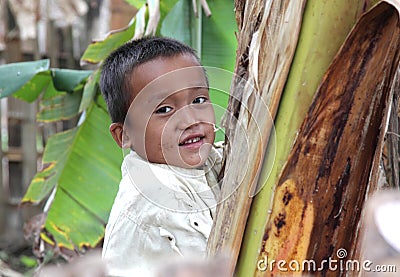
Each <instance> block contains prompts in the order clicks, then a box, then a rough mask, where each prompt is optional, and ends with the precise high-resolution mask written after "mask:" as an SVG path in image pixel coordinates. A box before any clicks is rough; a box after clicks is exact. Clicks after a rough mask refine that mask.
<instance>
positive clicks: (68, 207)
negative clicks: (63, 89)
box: [24, 97, 123, 250]
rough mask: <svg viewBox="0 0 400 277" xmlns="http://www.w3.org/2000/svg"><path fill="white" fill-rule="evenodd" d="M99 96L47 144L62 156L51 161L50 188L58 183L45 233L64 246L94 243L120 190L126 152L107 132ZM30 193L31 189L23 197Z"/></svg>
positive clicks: (88, 245) (52, 240)
mask: <svg viewBox="0 0 400 277" xmlns="http://www.w3.org/2000/svg"><path fill="white" fill-rule="evenodd" d="M97 100H98V103H96V102H94V101H93V102H92V104H91V105H90V107H89V108H88V110H87V113H86V119H85V121H84V122H83V123H82V124H81V125H79V126H78V127H76V128H74V129H72V130H69V131H67V132H64V133H61V134H58V135H56V136H58V137H53V140H52V141H49V143H48V145H47V146H46V153H49V156H50V154H53V155H52V156H53V157H54V156H55V155H57V154H61V155H62V157H63V159H62V160H56V161H54V160H53V161H52V162H50V165H54V170H53V171H54V172H53V174H54V175H55V176H56V177H58V178H53V179H52V183H53V184H52V187H54V186H55V185H56V184H55V183H56V182H57V184H58V186H57V187H56V193H55V197H54V200H53V203H52V205H51V208H50V210H49V212H48V215H47V219H46V223H45V225H44V231H43V232H42V234H41V237H42V239H44V240H45V241H46V242H48V243H50V244H53V245H54V244H55V243H57V245H58V247H60V248H62V247H65V248H68V249H75V248H76V247H78V250H83V249H84V247H95V246H96V245H97V244H98V243H99V241H100V240H101V239H102V237H103V235H104V225H105V223H106V222H107V219H108V214H109V211H110V209H111V205H112V203H113V200H114V197H115V195H116V193H117V190H118V183H119V180H120V178H121V173H120V164H121V162H122V158H123V155H122V151H121V149H119V148H118V146H117V144H116V143H115V142H114V140H113V139H112V137H111V135H110V134H109V132H108V128H107V126H108V125H109V124H110V123H111V122H110V119H109V116H108V114H107V112H106V106H105V103H104V101H103V99H102V98H101V97H98V99H97ZM61 144H62V145H61ZM61 151H63V153H60V152H61ZM46 153H45V154H46ZM57 169H61V171H58V170H57ZM35 179H37V177H35ZM35 179H34V181H35ZM57 179H58V180H57ZM33 185H34V184H32V185H31V187H32V186H33ZM39 187H40V186H39ZM29 196H30V193H29V191H28V193H27V195H26V196H25V198H24V201H27V200H28V197H29ZM48 233H50V234H51V236H49V235H48Z"/></svg>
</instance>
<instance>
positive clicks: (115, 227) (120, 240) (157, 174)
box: [102, 148, 222, 276]
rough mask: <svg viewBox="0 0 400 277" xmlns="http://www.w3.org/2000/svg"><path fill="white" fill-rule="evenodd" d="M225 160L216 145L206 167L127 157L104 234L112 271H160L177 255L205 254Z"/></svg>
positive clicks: (142, 273) (131, 273) (121, 273)
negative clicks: (161, 162) (182, 166)
mask: <svg viewBox="0 0 400 277" xmlns="http://www.w3.org/2000/svg"><path fill="white" fill-rule="evenodd" d="M221 161H222V158H221V154H220V153H218V152H217V151H216V150H215V149H214V148H213V149H212V151H211V153H210V156H209V158H208V160H207V162H206V164H205V166H204V168H203V169H185V168H179V167H175V166H169V165H166V164H154V163H150V162H148V161H146V160H144V159H142V158H141V157H140V156H138V155H137V154H136V153H135V152H131V153H130V154H129V155H127V156H126V157H125V159H124V161H123V163H122V180H121V183H120V186H119V191H118V194H117V196H116V198H115V201H114V204H113V207H112V210H111V213H110V217H109V221H108V224H107V227H106V232H105V237H104V245H103V253H102V256H103V259H104V260H105V261H106V263H107V268H108V274H109V275H111V276H154V273H155V272H156V271H157V269H158V267H159V266H160V265H161V264H163V263H164V262H166V261H168V260H170V259H171V258H174V257H180V256H181V257H188V256H191V257H193V256H194V257H205V254H206V245H207V239H208V237H209V234H210V231H211V227H212V222H213V217H214V213H215V206H216V204H217V200H216V197H215V195H218V193H219V185H218V184H217V174H218V173H219V170H220V168H221ZM217 197H218V196H217Z"/></svg>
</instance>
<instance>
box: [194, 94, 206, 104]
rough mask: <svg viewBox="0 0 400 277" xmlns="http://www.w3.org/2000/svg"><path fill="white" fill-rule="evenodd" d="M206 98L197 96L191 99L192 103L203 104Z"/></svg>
mask: <svg viewBox="0 0 400 277" xmlns="http://www.w3.org/2000/svg"><path fill="white" fill-rule="evenodd" d="M207 100H208V99H207V98H206V97H203V96H201V97H197V98H196V99H194V100H193V104H203V103H204V102H206V101H207Z"/></svg>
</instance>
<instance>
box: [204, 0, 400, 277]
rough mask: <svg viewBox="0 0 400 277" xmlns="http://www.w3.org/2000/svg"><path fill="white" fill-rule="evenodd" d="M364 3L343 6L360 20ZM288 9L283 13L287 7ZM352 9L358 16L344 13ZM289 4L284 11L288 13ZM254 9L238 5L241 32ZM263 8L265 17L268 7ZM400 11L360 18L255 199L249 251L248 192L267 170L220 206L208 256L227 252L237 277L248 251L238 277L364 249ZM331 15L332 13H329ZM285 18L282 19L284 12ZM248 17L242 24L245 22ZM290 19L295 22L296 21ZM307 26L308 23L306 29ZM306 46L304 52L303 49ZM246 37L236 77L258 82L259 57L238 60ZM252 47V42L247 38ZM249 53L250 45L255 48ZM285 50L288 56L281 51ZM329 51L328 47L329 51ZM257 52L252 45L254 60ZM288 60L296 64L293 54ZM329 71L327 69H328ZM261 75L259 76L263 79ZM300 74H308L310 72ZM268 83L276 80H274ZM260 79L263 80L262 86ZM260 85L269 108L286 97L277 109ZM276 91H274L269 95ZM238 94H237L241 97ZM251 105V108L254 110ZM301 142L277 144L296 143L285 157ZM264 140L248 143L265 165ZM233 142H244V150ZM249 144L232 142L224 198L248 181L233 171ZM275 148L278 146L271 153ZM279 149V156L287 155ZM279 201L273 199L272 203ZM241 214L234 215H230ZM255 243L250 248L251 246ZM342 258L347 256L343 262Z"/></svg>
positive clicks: (236, 110) (386, 5)
mask: <svg viewBox="0 0 400 277" xmlns="http://www.w3.org/2000/svg"><path fill="white" fill-rule="evenodd" d="M256 2H257V3H259V5H260V6H265V7H268V3H269V1H266V2H265V3H264V2H263V3H260V1H256ZM274 2H275V3H276V2H277V1H274ZM291 2H294V1H291ZM332 2H333V3H332V4H333V5H334V4H337V2H335V1H332ZM339 2H340V1H339ZM311 3H313V1H309V3H307V5H310V4H311ZM314 3H315V2H314ZM360 3H362V4H363V5H361V7H362V8H366V7H368V5H369V3H366V2H364V1H348V2H346V3H345V4H342V5H341V6H342V7H341V8H342V11H343V12H346V13H353V14H357V12H359V8H360ZM289 5H290V4H288V5H287V6H285V7H286V8H287V7H288V6H289ZM346 5H348V7H351V9H347V10H343V9H344V8H345V6H346ZM278 6H279V5H278ZM282 6H283V5H281V6H280V7H281V8H282ZM337 6H338V5H337ZM339 6H340V5H339ZM254 7H257V5H255V4H254V2H252V1H248V2H246V4H240V3H239V4H238V5H237V14H238V16H237V18H239V19H238V23H239V30H244V29H245V28H243V26H246V24H248V22H247V23H246V19H247V18H248V17H246V12H248V9H250V8H254ZM308 8H309V9H312V8H313V7H310V6H308ZM332 8H333V7H332ZM336 8H337V7H336ZM259 9H260V10H262V8H259ZM399 10H400V9H399V2H396V1H382V2H381V3H380V4H379V5H377V6H375V8H374V9H372V10H371V11H370V12H368V13H366V14H365V15H363V16H362V17H361V19H360V20H359V22H358V24H357V25H356V27H355V28H354V29H353V30H352V32H351V34H350V35H349V36H348V38H347V40H346V42H345V43H344V44H343V46H342V48H341V49H340V51H339V53H338V55H337V56H336V58H335V59H334V61H333V62H332V64H331V66H330V67H329V69H328V71H327V72H326V74H325V76H324V78H323V80H322V83H321V84H320V86H319V88H318V90H317V92H316V95H315V98H314V100H313V102H312V104H311V107H310V108H309V110H308V113H307V115H306V118H305V119H304V121H303V118H304V117H303V118H300V119H297V122H301V121H303V123H302V125H301V128H300V130H299V131H298V135H297V139H296V141H295V143H294V146H293V147H292V148H291V149H292V150H291V152H290V155H289V158H287V159H286V160H283V159H282V157H284V156H285V155H282V153H279V152H278V153H277V157H278V158H279V159H278V163H279V164H278V165H277V166H275V165H274V166H275V167H278V169H275V172H274V169H273V172H272V173H273V174H272V180H274V181H273V182H272V183H271V182H270V183H268V182H267V184H266V186H264V188H263V189H262V191H261V193H260V194H259V195H257V197H259V196H260V195H263V196H262V198H263V200H265V201H264V203H262V202H260V201H256V202H255V204H256V205H255V206H254V205H253V207H252V208H251V213H250V219H249V221H247V226H246V239H245V242H244V244H243V245H241V242H242V237H243V229H244V226H245V225H246V219H247V215H248V209H249V207H250V203H251V197H249V191H250V192H251V187H252V185H253V182H254V180H256V181H257V178H258V173H259V172H260V171H259V170H258V168H257V170H254V167H253V168H252V169H253V170H252V171H251V172H252V174H249V175H250V176H251V177H250V178H246V177H245V178H244V179H243V183H244V184H243V185H240V186H239V188H238V189H237V190H236V191H235V193H234V194H233V196H231V197H230V198H228V200H226V201H224V202H223V203H222V204H221V205H220V206H219V208H218V211H219V214H218V217H217V220H216V223H215V226H214V232H213V233H212V237H211V239H210V244H209V248H210V253H212V254H217V253H221V252H222V253H224V254H227V255H229V257H230V268H231V272H233V270H234V268H235V265H236V258H237V255H238V249H239V248H240V247H241V256H240V257H241V258H240V261H239V265H238V268H237V273H238V275H239V276H248V275H249V274H251V275H262V276H264V275H266V276H268V275H275V274H282V273H284V272H282V271H279V270H278V268H277V267H276V266H275V267H269V263H268V261H271V260H275V261H277V260H286V261H291V260H294V261H298V262H300V265H301V261H302V260H310V259H311V260H313V261H315V263H316V265H321V263H322V262H323V261H325V260H328V259H329V258H345V257H346V258H347V259H352V258H357V257H358V253H357V251H356V246H357V239H358V230H359V227H360V223H359V222H360V217H361V211H362V208H363V205H364V201H365V199H366V197H367V195H368V193H370V192H372V191H375V190H376V183H377V176H378V174H376V173H377V171H378V166H379V160H380V156H381V152H382V146H383V137H384V134H385V129H386V122H387V117H388V114H389V113H388V111H389V107H390V105H391V100H392V98H393V97H392V96H393V95H392V94H393V91H394V89H393V88H392V86H394V84H395V82H394V81H393V80H394V79H395V76H396V70H398V67H399V48H400V47H399V46H400V42H399V38H400V31H399V13H398V11H399ZM264 11H265V10H264ZM329 12H330V11H329V10H326V13H329ZM281 13H283V12H282V11H281ZM249 14H250V15H252V16H253V17H254V15H257V13H256V12H254V11H253V12H250V13H249ZM259 14H261V12H259ZM243 15H244V16H243ZM241 16H243V17H241ZM309 16H310V15H309ZM300 17H301V16H300ZM241 18H244V21H243V19H241ZM278 18H279V16H278ZM290 18H291V19H293V17H290ZM355 18H357V16H356V17H355ZM306 19H307V18H306ZM306 19H304V23H303V24H306ZM261 22H262V20H261ZM268 22H269V24H274V23H275V22H279V20H276V21H274V20H271V19H270V20H269V21H268ZM271 22H272V23H271ZM334 24H337V22H334ZM250 25H251V24H250ZM331 25H332V23H331ZM261 26H262V25H261ZM349 26H351V25H350V24H347V25H346V26H345V27H344V28H343V29H346V28H347V29H348V28H349ZM253 27H254V26H253ZM274 27H276V25H274ZM241 28H242V29H241ZM278 29H279V28H278ZM254 30H256V31H254V33H257V30H258V27H256V28H255V29H254ZM269 32H270V31H269ZM279 32H282V33H283V34H284V29H280V31H279ZM282 33H281V36H282ZM241 35H242V36H248V37H252V36H251V35H249V34H245V35H243V34H242V33H241ZM277 37H279V36H277ZM303 37H305V36H303ZM253 38H254V35H253ZM274 38H275V37H274V36H272V37H271V38H270V40H271V41H274ZM301 38H302V37H300V41H299V45H300V44H301V42H302V41H301ZM240 39H241V36H239V49H238V53H239V56H238V61H239V62H241V63H242V64H241V65H242V67H241V68H240V69H241V70H238V66H237V72H239V73H240V72H250V74H249V76H250V77H251V72H252V70H253V69H254V66H252V61H253V62H254V59H253V60H252V59H250V60H249V62H248V63H243V55H242V56H241V55H240V54H241V53H242V54H243V52H240V49H241V48H240V45H241V40H240ZM244 40H245V42H246V38H245V39H244ZM247 41H248V40H247ZM292 43H293V42H292ZM251 45H252V43H250V46H251ZM277 45H278V47H280V48H283V47H282V45H281V44H280V43H277ZM321 47H324V46H323V45H321ZM251 50H252V49H251V47H250V58H251V53H252V52H251ZM268 50H269V49H268ZM331 50H332V49H331ZM333 50H334V49H333ZM296 51H299V50H296ZM266 52H268V51H266ZM269 52H271V51H269ZM306 53H307V52H306ZM300 54H301V53H299V55H300ZM303 54H304V53H303ZM327 54H329V53H327ZM253 55H254V54H253ZM296 55H297V52H296ZM265 57H266V56H263V55H258V56H257V61H258V63H259V64H257V66H258V68H260V67H262V66H265V67H266V68H268V64H273V63H272V62H271V59H264V58H265ZM286 59H289V60H291V58H290V55H289V56H288V57H286ZM244 61H246V60H244ZM294 61H296V58H295V60H294ZM243 64H245V65H248V71H246V70H244V69H243ZM295 66H296V64H295V63H293V65H292V67H295ZM323 66H324V65H322V66H321V68H322V69H323ZM321 68H320V69H321ZM324 71H325V70H324ZM253 72H254V70H253ZM260 72H263V71H262V70H258V72H257V74H258V73H260ZM275 73H276V72H275ZM297 73H298V72H297ZM301 73H303V74H307V72H304V71H303V72H301ZM280 74H282V75H279V73H278V74H276V75H278V76H280V77H282V78H283V80H286V75H285V74H284V73H283V72H280ZM320 74H322V73H320ZM242 76H245V77H248V76H246V73H242ZM256 76H259V75H256ZM264 77H268V78H271V76H268V75H266V76H264ZM253 78H254V77H253ZM295 78H296V76H295ZM301 78H302V76H297V79H301ZM255 79H256V80H257V82H260V81H259V78H255ZM273 79H274V78H272V79H266V80H264V81H263V83H274V82H271V80H273ZM250 80H251V79H250ZM289 81H290V80H289ZM256 84H257V83H256ZM287 85H288V84H287ZM255 87H256V91H257V92H258V93H259V94H261V97H265V94H266V95H268V96H267V97H265V98H266V99H267V100H268V99H278V102H279V97H280V91H279V90H278V89H277V88H275V89H274V90H271V91H267V92H265V91H264V90H263V89H260V88H264V86H257V85H256V86H255ZM270 87H271V86H268V88H270ZM234 88H235V86H234ZM233 91H234V93H235V89H233ZM245 92H246V91H244V93H245ZM285 94H286V90H285V92H284V95H283V100H285V96H286V95H285ZM233 95H235V94H233ZM309 95H310V93H309V94H308V95H306V97H305V98H306V99H305V100H303V101H302V99H301V96H299V95H298V96H299V98H298V99H297V101H298V102H299V104H303V103H307V101H310V100H309V99H310V96H309ZM311 95H312V93H311ZM233 98H236V99H234V100H233V99H232V100H231V102H230V104H231V105H230V107H229V108H230V111H231V112H232V113H233V114H235V115H239V116H238V122H241V121H240V120H241V116H243V115H242V113H241V112H242V111H241V107H242V106H243V103H240V101H237V99H238V97H237V96H236V97H233ZM266 102H267V103H268V106H269V107H270V110H271V111H272V115H274V114H275V112H274V111H276V107H277V106H275V105H277V104H272V103H276V102H274V101H266ZM308 103H309V102H308ZM284 104H285V102H283V103H282V105H281V106H280V108H279V109H280V110H279V112H278V116H277V119H276V124H277V137H279V132H278V131H279V129H278V124H279V121H277V120H279V116H280V115H281V114H282V113H283V114H284V113H287V114H289V115H290V114H292V116H293V111H287V110H282V107H287V106H285V105H284ZM257 105H260V103H258V104H257V103H253V104H252V106H251V107H252V108H253V109H254V110H255V111H257V109H258V108H257ZM244 106H245V107H246V108H247V105H244ZM307 107H309V105H307V106H306V108H304V107H303V108H302V110H305V111H306V110H307ZM300 110H301V109H300ZM250 111H252V110H250ZM247 112H248V111H247ZM296 112H299V109H297V110H295V114H296ZM300 114H301V112H300ZM283 121H284V120H283ZM231 122H232V121H231ZM248 126H249V125H248ZM290 127H291V129H292V130H293V129H294V130H297V128H296V124H292V125H291V126H290ZM279 128H281V127H279ZM261 130H263V131H265V133H266V134H269V133H270V131H269V129H265V128H264V129H263V126H262V127H261ZM248 131H250V133H248V136H249V138H250V139H252V138H253V136H254V134H256V135H257V133H251V129H249V130H248ZM235 135H236V134H235ZM293 136H294V135H292V136H289V137H288V138H287V143H284V141H278V143H283V144H286V145H289V146H286V148H285V147H284V148H283V150H284V151H283V152H285V151H287V149H289V150H290V146H291V145H293V144H292V141H293V140H292V137H293ZM263 139H265V140H263ZM283 139H285V138H283ZM266 141H268V137H267V136H266V137H263V136H261V139H259V140H256V141H252V142H250V143H249V144H250V147H249V149H250V151H249V155H250V157H254V156H252V155H254V154H256V155H258V156H255V157H263V155H264V153H265V148H266V147H265V146H266ZM260 142H262V143H263V144H261V145H262V147H261V148H262V149H260V146H259V147H258V148H257V147H256V146H254V148H255V149H257V150H258V151H254V150H253V148H252V146H251V144H252V143H253V144H255V145H259V144H260ZM235 143H237V144H236V146H235ZM241 144H242V145H243V141H241V142H240V141H239V142H238V141H237V140H236V137H234V139H233V143H232V142H231V149H230V152H229V155H228V157H230V158H229V159H228V161H227V170H226V171H225V173H226V175H225V179H224V183H223V185H224V187H223V191H230V190H231V188H229V185H232V184H236V185H237V183H235V181H237V180H235V176H237V175H240V173H238V172H237V171H232V168H236V170H238V167H235V163H236V164H237V163H238V160H236V161H235V159H234V158H232V156H234V155H235V151H237V150H236V147H238V146H239V145H241ZM269 148H271V147H270V146H269ZM269 148H268V149H267V153H268V154H267V159H266V162H265V165H264V167H265V166H268V164H271V162H270V161H268V160H270V159H271V158H270V157H271V156H272V154H271V153H273V151H271V150H270V149H269ZM277 149H278V151H279V148H277ZM283 164H285V168H284V169H283V171H282V170H280V169H279V168H282V166H283ZM256 165H257V164H256ZM269 166H270V165H269ZM232 175H234V176H232ZM246 176H248V175H246ZM261 177H262V178H261V179H260V180H259V184H263V183H264V182H265V180H266V179H267V176H265V175H263V174H262V175H261ZM246 185H247V186H246ZM227 188H228V189H227ZM272 196H273V200H272V201H270V198H271V197H272ZM233 207H235V208H234V209H232V208H233ZM260 214H261V215H263V217H261V216H260ZM253 218H257V220H256V222H255V221H254V220H252V219H253ZM249 244H251V245H252V246H250V247H249V246H248V245H249ZM342 250H344V251H345V252H343V251H342ZM339 251H341V252H339ZM343 254H346V256H345V257H344V256H340V255H343ZM260 261H261V265H262V266H261V267H260ZM317 268H319V266H318V267H316V268H315V269H314V268H309V271H318V272H320V273H321V274H328V275H333V276H336V275H337V274H338V272H333V271H331V270H330V268H329V267H328V264H326V265H323V266H321V269H320V270H317ZM294 270H295V271H296V270H300V271H301V270H302V269H301V268H300V269H298V268H294ZM306 270H307V269H306ZM343 272H344V271H343ZM292 273H293V270H292V271H291V274H292Z"/></svg>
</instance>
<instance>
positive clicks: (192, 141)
mask: <svg viewBox="0 0 400 277" xmlns="http://www.w3.org/2000/svg"><path fill="white" fill-rule="evenodd" d="M199 140H200V137H197V138H192V139H188V140H187V141H185V143H184V144H189V143H194V142H198V141H199Z"/></svg>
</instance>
